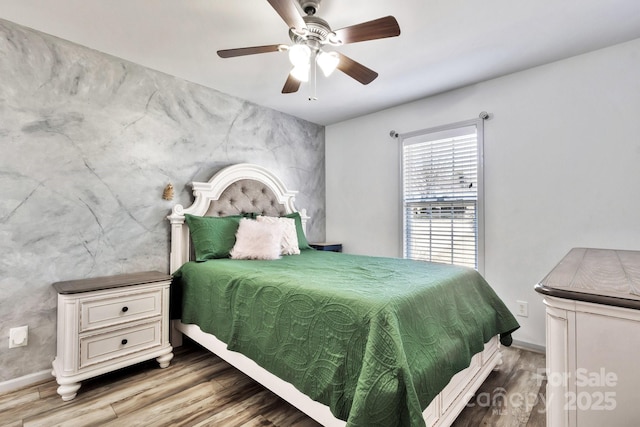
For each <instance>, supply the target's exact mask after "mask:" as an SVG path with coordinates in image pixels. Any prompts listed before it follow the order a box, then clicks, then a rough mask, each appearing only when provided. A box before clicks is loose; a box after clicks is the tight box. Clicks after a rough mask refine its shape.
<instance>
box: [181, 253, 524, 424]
mask: <svg viewBox="0 0 640 427" xmlns="http://www.w3.org/2000/svg"><path fill="white" fill-rule="evenodd" d="M175 277H176V278H177V279H179V280H177V281H176V284H180V285H181V287H182V299H183V301H182V322H183V323H193V324H197V325H199V326H200V328H201V329H202V330H203V331H205V332H208V333H211V334H214V335H215V336H216V337H217V338H218V339H220V340H222V341H224V342H225V343H227V345H228V348H229V349H230V350H234V351H237V352H240V353H243V354H245V355H246V356H248V357H250V358H251V359H253V360H254V361H255V362H257V363H258V364H259V365H261V366H262V367H264V368H266V369H267V370H269V371H271V372H272V373H274V374H275V375H277V376H279V377H280V378H282V379H284V380H286V381H288V382H290V383H292V384H293V385H294V386H296V387H297V388H298V389H299V390H301V391H302V392H303V393H305V394H306V395H308V396H309V397H311V398H312V399H314V400H317V401H320V402H322V403H324V404H326V405H328V406H329V407H330V408H331V411H332V412H333V414H334V415H335V416H336V417H337V418H340V419H343V420H347V422H348V426H353V427H355V426H363V427H364V426H366V427H370V426H376V425H380V426H385V427H389V426H397V425H400V426H424V421H423V419H422V411H423V410H424V409H425V408H426V407H427V406H428V404H429V403H430V402H431V400H432V399H433V398H434V397H435V396H436V395H437V394H438V393H439V392H440V391H441V390H442V389H443V388H444V386H445V385H446V384H447V383H448V382H449V380H450V379H451V377H452V376H453V375H454V374H455V373H457V372H458V371H461V370H462V369H464V368H466V367H467V366H469V363H470V361H471V357H472V356H473V354H475V353H477V352H479V351H481V350H482V349H483V346H484V343H485V342H487V341H488V340H489V339H490V338H491V337H493V336H495V335H497V334H501V341H502V342H503V344H507V345H508V344H510V342H511V336H510V334H511V332H513V331H514V330H515V329H517V328H518V327H519V325H518V323H517V321H516V320H515V318H514V317H513V315H512V314H511V313H510V312H509V310H508V309H507V308H506V307H505V305H504V304H503V302H502V301H501V300H500V299H499V298H498V296H497V295H496V294H495V292H494V291H493V290H492V289H491V287H490V286H489V285H488V284H487V283H486V282H485V280H484V279H483V278H482V277H481V276H480V275H479V274H478V273H477V272H476V271H475V270H472V269H467V268H462V267H454V266H449V265H440V264H433V263H425V262H418V261H409V260H403V259H395V258H376V257H365V256H357V255H347V254H340V253H334V252H322V251H315V250H306V251H302V254H301V255H294V256H287V257H283V258H282V259H279V260H275V261H253V260H252V261H241V260H231V259H219V260H211V261H207V262H203V263H196V262H189V263H187V264H185V265H183V266H182V267H181V268H180V270H178V271H177V272H176V274H175Z"/></svg>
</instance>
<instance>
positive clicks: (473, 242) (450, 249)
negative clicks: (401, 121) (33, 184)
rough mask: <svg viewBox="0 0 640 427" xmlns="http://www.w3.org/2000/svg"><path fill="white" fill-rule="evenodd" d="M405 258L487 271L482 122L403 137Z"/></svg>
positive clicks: (414, 133) (471, 122) (425, 131)
mask: <svg viewBox="0 0 640 427" xmlns="http://www.w3.org/2000/svg"><path fill="white" fill-rule="evenodd" d="M400 138H401V142H402V205H403V221H404V226H403V230H404V233H403V234H404V239H403V240H404V244H403V247H404V249H403V255H404V257H405V258H410V259H416V260H422V261H433V262H441V263H447V264H457V265H463V266H467V267H472V268H475V269H481V267H482V251H481V248H482V241H481V236H482V221H481V220H480V219H481V218H482V203H481V202H482V200H481V196H482V167H481V166H482V162H481V159H482V120H472V121H468V122H462V123H456V124H453V125H449V126H442V127H439V128H434V129H427V130H422V131H416V132H412V133H410V134H405V135H402V136H401V137H400Z"/></svg>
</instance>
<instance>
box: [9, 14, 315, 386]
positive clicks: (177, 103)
mask: <svg viewBox="0 0 640 427" xmlns="http://www.w3.org/2000/svg"><path fill="white" fill-rule="evenodd" d="M274 96H283V95H280V94H274ZM0 147H1V151H0V188H1V189H2V193H1V194H2V197H0V382H2V381H6V380H9V379H13V378H18V377H21V376H24V375H27V374H31V373H35V372H39V371H42V370H45V369H50V366H51V365H50V364H51V361H52V360H53V358H54V356H55V343H56V336H55V325H56V304H57V301H56V294H55V292H54V291H53V289H52V287H51V283H53V282H56V281H60V280H69V279H77V278H84V277H95V276H101V275H109V274H119V273H127V272H135V271H145V270H160V271H168V269H169V226H168V221H166V219H165V217H166V215H167V214H168V213H169V212H170V209H171V206H172V205H173V204H175V203H181V204H184V205H185V206H187V205H189V204H190V203H191V201H192V200H193V199H192V196H191V188H190V186H189V185H188V184H189V183H190V182H191V181H206V180H207V179H209V177H210V176H211V175H212V174H213V173H215V172H216V171H217V170H219V169H220V168H222V167H223V166H226V165H230V164H234V163H239V162H250V163H256V164H259V165H262V166H265V167H267V168H269V169H271V170H273V171H274V172H275V173H277V174H278V175H279V176H280V178H281V179H282V180H283V181H284V183H285V184H286V185H287V186H288V188H289V189H291V190H298V191H299V192H300V193H299V195H298V198H297V206H298V207H299V208H306V209H307V210H308V213H309V215H310V216H311V217H312V220H311V222H310V224H309V230H308V237H309V239H310V240H317V239H323V238H324V233H325V230H324V223H325V193H324V192H325V176H324V127H322V126H319V125H316V124H313V123H309V122H305V121H303V120H300V119H297V118H295V117H292V116H289V115H286V114H283V113H280V112H277V111H273V110H270V109H266V108H263V107H260V106H257V105H254V104H251V103H248V102H245V101H243V100H241V99H237V98H234V97H231V96H228V95H225V94H223V93H220V92H218V91H216V90H212V89H209V88H205V87H202V86H199V85H196V84H193V83H190V82H187V81H183V80H180V79H177V78H174V77H172V76H168V75H166V74H163V73H160V72H157V71H154V70H150V69H147V68H144V67H142V66H139V65H136V64H132V63H130V62H126V61H124V60H121V59H118V58H114V57H112V56H109V55H106V54H103V53H100V52H97V51H94V50H91V49H88V48H85V47H82V46H78V45H75V44H73V43H70V42H67V41H64V40H60V39H58V38H55V37H52V36H49V35H46V34H42V33H39V32H37V31H34V30H31V29H27V28H24V27H22V26H19V25H16V24H13V23H11V22H7V21H3V20H0ZM168 183H172V184H173V186H174V187H175V192H176V194H175V198H174V200H173V201H172V202H169V201H165V200H163V199H162V192H163V189H164V187H165V186H166V185H167V184H168ZM21 325H28V326H29V328H30V334H29V345H28V346H27V347H22V348H17V349H9V348H8V343H9V340H8V336H9V328H11V327H15V326H21Z"/></svg>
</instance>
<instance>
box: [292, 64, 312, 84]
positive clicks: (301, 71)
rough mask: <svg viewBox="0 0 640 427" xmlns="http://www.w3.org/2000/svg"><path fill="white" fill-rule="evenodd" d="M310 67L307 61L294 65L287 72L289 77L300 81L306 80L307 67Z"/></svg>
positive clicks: (307, 75) (307, 74) (307, 79)
mask: <svg viewBox="0 0 640 427" xmlns="http://www.w3.org/2000/svg"><path fill="white" fill-rule="evenodd" d="M310 68H311V67H310V66H309V64H308V63H307V64H304V65H296V66H295V67H293V69H292V70H291V71H290V72H289V74H291V77H293V78H294V79H296V80H299V81H301V82H308V81H309V69H310Z"/></svg>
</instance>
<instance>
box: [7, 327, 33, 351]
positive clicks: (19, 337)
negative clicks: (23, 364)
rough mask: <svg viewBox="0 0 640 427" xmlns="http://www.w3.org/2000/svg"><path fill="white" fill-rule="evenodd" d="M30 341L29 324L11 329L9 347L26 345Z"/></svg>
mask: <svg viewBox="0 0 640 427" xmlns="http://www.w3.org/2000/svg"><path fill="white" fill-rule="evenodd" d="M28 343H29V326H20V327H17V328H11V329H9V348H15V347H24V346H25V345H27V344H28Z"/></svg>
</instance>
